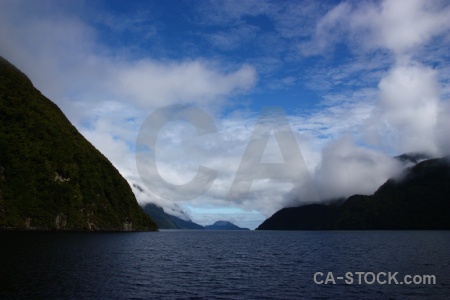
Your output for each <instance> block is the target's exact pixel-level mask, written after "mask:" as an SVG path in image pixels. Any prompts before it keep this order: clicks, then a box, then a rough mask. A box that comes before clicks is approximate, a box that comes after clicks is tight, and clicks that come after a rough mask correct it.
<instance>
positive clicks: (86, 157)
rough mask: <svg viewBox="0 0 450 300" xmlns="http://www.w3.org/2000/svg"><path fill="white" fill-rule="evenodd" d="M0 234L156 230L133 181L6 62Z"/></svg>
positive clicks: (1, 100)
mask: <svg viewBox="0 0 450 300" xmlns="http://www.w3.org/2000/svg"><path fill="white" fill-rule="evenodd" d="M0 112H1V113H0V229H28V230H31V229H41V230H77V231H78V230H89V231H105V230H106V231H111V230H114V231H131V230H151V231H153V230H157V227H156V224H155V223H154V222H153V220H152V219H151V218H150V217H148V216H147V215H146V214H145V213H144V212H143V211H142V209H141V208H140V206H139V205H138V203H137V201H136V198H135V196H134V194H133V192H132V190H131V187H130V186H129V184H128V182H127V181H126V180H125V179H124V178H123V177H122V176H121V175H120V173H119V172H118V170H117V169H116V168H115V167H114V166H113V165H112V164H111V162H109V161H108V159H107V158H106V157H105V156H104V155H103V154H101V153H100V151H98V150H97V149H96V148H95V147H94V146H93V145H92V144H91V143H89V142H88V141H87V140H86V139H85V138H84V137H83V136H82V135H81V134H80V133H79V132H78V130H77V129H76V128H75V127H74V126H73V125H72V124H71V123H70V121H69V120H68V119H67V117H66V116H65V115H64V114H63V112H62V111H61V110H60V109H59V107H58V106H57V105H56V104H55V103H53V102H52V101H51V100H49V99H48V98H46V97H45V96H44V95H42V94H41V92H40V91H38V90H37V89H36V88H35V87H34V86H33V84H32V82H31V80H30V79H29V78H28V77H27V76H26V75H25V74H24V73H23V72H21V71H20V70H18V69H17V68H16V67H15V66H13V65H12V64H11V63H9V62H8V61H7V60H6V59H4V58H3V57H0Z"/></svg>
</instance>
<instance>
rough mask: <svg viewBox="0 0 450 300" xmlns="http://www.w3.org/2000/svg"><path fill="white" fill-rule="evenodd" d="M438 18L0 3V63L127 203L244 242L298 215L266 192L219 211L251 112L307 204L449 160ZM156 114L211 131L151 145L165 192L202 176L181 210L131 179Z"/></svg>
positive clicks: (365, 8) (325, 4) (183, 130)
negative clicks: (206, 176) (294, 158)
mask: <svg viewBox="0 0 450 300" xmlns="http://www.w3.org/2000/svg"><path fill="white" fill-rule="evenodd" d="M449 19H450V6H449V3H448V1H421V0H412V1H393V0H390V1H343V2H341V1H250V0H248V1H231V0H228V1H181V0H180V1H64V2H63V1H31V0H29V1H9V0H0V41H1V43H0V55H2V56H4V57H5V58H6V59H8V60H10V61H11V62H12V63H14V64H15V65H16V66H17V67H19V68H20V69H21V70H22V71H24V72H25V73H26V74H27V75H28V76H29V77H30V79H31V80H32V81H33V83H34V84H35V86H36V87H37V88H38V89H39V90H41V92H43V93H44V94H45V95H46V96H47V97H49V98H50V99H51V100H53V101H54V102H55V103H56V104H58V106H59V107H60V108H61V109H62V110H63V112H64V113H65V114H66V115H67V116H68V118H69V119H70V121H71V122H72V123H73V124H74V125H75V126H76V127H77V128H78V129H79V130H80V131H81V133H82V134H83V135H84V136H85V137H86V138H87V139H88V140H89V141H91V142H92V143H93V144H94V145H95V146H96V147H97V148H98V149H99V150H100V151H101V152H102V153H103V154H105V155H106V156H107V157H108V158H109V159H110V160H111V161H112V163H113V164H114V165H115V166H116V167H117V168H118V169H119V171H120V172H121V173H122V175H123V176H124V177H125V178H126V179H127V180H128V181H129V182H130V185H133V184H136V185H139V186H141V188H142V189H143V190H144V192H141V191H139V190H138V189H134V190H133V191H134V192H135V194H136V197H137V199H138V201H139V202H140V203H145V202H154V203H157V204H159V205H161V206H163V207H164V208H165V209H166V211H171V212H173V213H175V214H177V210H180V209H182V210H184V211H185V212H186V214H187V215H189V217H190V218H191V219H192V220H194V221H196V222H199V223H201V224H203V225H207V224H210V223H213V222H214V221H216V220H218V219H225V220H229V221H232V222H235V223H236V224H238V225H241V226H246V227H251V228H254V227H256V226H257V225H258V224H259V223H261V222H262V221H263V220H264V218H266V217H269V216H270V215H271V214H273V213H274V212H275V211H277V210H278V209H280V208H282V207H285V206H289V205H299V204H301V203H306V202H308V201H312V200H311V198H310V195H308V194H307V193H305V192H304V191H303V190H302V189H297V188H295V187H294V186H293V185H292V184H290V183H289V182H280V181H279V180H278V181H277V180H272V179H270V178H269V179H267V180H265V179H264V180H261V179H258V180H255V181H254V182H253V185H252V190H251V191H250V192H249V193H244V192H243V193H242V195H238V197H237V198H236V199H231V200H230V199H229V198H228V197H227V192H228V191H229V189H230V186H231V183H232V181H233V178H234V176H235V174H236V171H237V170H238V168H239V165H240V163H241V160H242V157H243V154H244V152H245V149H246V146H247V144H248V141H249V138H250V136H251V134H252V130H253V128H254V126H255V124H256V122H257V120H258V116H259V113H260V111H261V110H262V109H263V107H266V106H279V107H281V108H283V109H284V111H285V112H286V113H287V115H288V119H289V122H290V125H291V128H292V129H293V132H294V135H295V138H296V141H297V143H298V145H299V147H300V150H301V153H302V155H303V158H304V162H305V163H306V166H307V168H308V171H309V177H310V178H311V179H312V181H313V183H314V186H315V188H316V189H317V192H318V194H319V197H320V199H321V200H326V199H330V198H336V197H347V196H349V195H352V194H354V193H363V194H370V193H372V192H374V191H375V190H376V188H377V187H378V186H379V185H380V184H382V183H383V182H384V181H385V180H387V179H388V178H390V177H392V176H395V175H396V174H398V173H399V172H400V171H401V169H402V167H403V166H399V165H398V163H397V162H396V161H395V160H393V159H392V156H393V155H397V154H401V153H404V152H417V151H421V152H428V153H431V154H432V155H434V156H442V155H446V154H449V153H450V142H448V140H449V139H448V138H447V137H448V133H450V121H448V120H450V118H449V117H450V113H449V112H450V108H449V104H448V99H449V95H450V88H449V80H450V71H449V70H450V68H449V66H450V57H449V56H450V54H449V53H448V50H447V49H449V45H450V34H449V30H450V23H449V22H448V20H449ZM166 105H182V106H183V105H191V106H195V107H199V108H201V109H202V110H204V111H206V112H207V113H208V114H209V115H210V116H211V117H212V118H213V120H214V122H215V124H216V126H217V133H216V134H212V135H208V136H204V137H199V136H197V132H196V131H195V129H194V128H193V127H192V126H191V125H189V124H188V123H186V122H184V123H183V122H171V123H170V124H167V126H166V127H164V130H163V131H162V132H161V133H160V135H159V136H158V145H159V146H158V147H160V148H158V153H159V154H157V156H156V165H157V168H158V172H159V174H160V175H161V176H162V177H163V178H164V179H165V180H167V181H168V182H171V183H174V184H183V183H185V182H188V181H189V180H190V179H192V178H193V177H194V176H195V174H196V172H197V170H198V166H199V165H204V166H206V167H208V168H211V169H214V170H217V172H218V177H217V178H216V180H215V181H214V183H213V184H212V186H211V188H210V189H209V190H208V191H207V192H206V193H204V194H203V195H202V196H199V197H197V198H195V199H185V201H182V200H181V201H174V200H173V199H170V198H167V197H164V196H161V194H158V193H157V194H155V193H152V191H151V190H150V189H149V188H148V187H146V186H145V184H144V182H143V181H145V180H142V178H140V176H139V174H138V172H137V169H136V159H135V153H134V147H135V146H134V145H135V143H136V138H137V136H138V133H139V130H142V129H141V126H142V124H143V122H144V120H145V118H146V117H147V116H149V115H150V114H151V113H152V112H155V111H157V110H158V109H160V108H162V107H165V106H166ZM274 127H275V128H276V126H274ZM269 133H270V132H269ZM282 146H283V145H279V144H277V141H276V140H275V139H274V138H273V136H272V137H271V138H270V139H269V142H268V145H267V148H266V149H265V150H266V151H265V152H264V153H265V154H264V155H265V156H266V155H267V156H268V157H269V159H268V160H269V161H271V160H272V161H277V160H280V149H279V148H280V147H282ZM280 162H282V160H281V161H280ZM155 174H156V173H152V175H151V176H154V175H155ZM151 178H153V177H151ZM161 188H164V187H161Z"/></svg>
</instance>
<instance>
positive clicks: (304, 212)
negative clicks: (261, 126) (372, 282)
mask: <svg viewBox="0 0 450 300" xmlns="http://www.w3.org/2000/svg"><path fill="white" fill-rule="evenodd" d="M449 216H450V162H449V159H448V158H440V159H430V160H425V161H422V162H420V163H419V164H417V165H416V166H414V167H412V168H410V169H408V170H407V171H406V172H405V174H404V176H403V178H402V179H401V180H394V179H390V180H388V181H387V182H386V183H385V184H383V185H382V186H381V187H380V188H379V189H378V190H377V191H376V192H375V194H374V195H371V196H363V195H354V196H351V197H349V198H348V199H347V200H346V201H344V202H343V203H342V202H339V203H332V204H327V205H325V204H311V205H305V206H300V207H292V208H284V209H282V210H280V211H278V212H276V213H275V214H274V215H273V216H272V217H270V218H269V219H267V220H266V221H264V222H263V223H262V224H261V225H260V226H259V227H258V228H257V229H258V230H309V229H356V230H359V229H445V230H448V229H450V218H449Z"/></svg>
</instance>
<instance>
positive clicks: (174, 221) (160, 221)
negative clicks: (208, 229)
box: [143, 203, 205, 229]
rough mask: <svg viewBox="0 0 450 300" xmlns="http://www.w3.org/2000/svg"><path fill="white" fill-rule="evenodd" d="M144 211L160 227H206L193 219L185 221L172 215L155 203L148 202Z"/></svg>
mask: <svg viewBox="0 0 450 300" xmlns="http://www.w3.org/2000/svg"><path fill="white" fill-rule="evenodd" d="M143 209H144V212H145V213H146V214H148V215H149V216H150V217H151V218H152V219H153V220H155V222H156V224H157V225H158V228H160V229H205V228H204V227H203V226H201V225H199V224H196V223H194V222H192V221H190V220H189V221H185V220H183V219H181V218H178V217H176V216H173V215H170V214H168V213H166V212H164V210H163V209H162V208H161V207H159V206H157V205H156V204H153V203H148V204H146V205H145V206H144V207H143Z"/></svg>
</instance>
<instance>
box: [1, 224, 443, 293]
mask: <svg viewBox="0 0 450 300" xmlns="http://www.w3.org/2000/svg"><path fill="white" fill-rule="evenodd" d="M359 271H362V272H374V273H377V272H386V273H387V272H399V274H398V276H397V279H399V280H400V281H402V279H403V276H405V275H408V274H409V275H424V274H426V275H435V276H436V284H435V285H405V284H404V285H400V284H399V285H388V284H384V285H382V284H377V283H374V284H365V283H364V282H363V284H361V285H359V284H357V279H358V278H357V275H354V279H355V283H354V284H353V285H348V284H345V283H344V282H343V281H342V280H337V281H336V284H335V285H333V284H328V285H325V284H322V285H317V284H315V283H314V281H313V276H314V274H315V273H316V272H323V273H324V274H325V275H326V273H327V272H333V275H334V276H345V273H346V272H359ZM370 278H371V277H369V279H370ZM319 279H325V277H323V278H319ZM8 298H43V299H70V298H72V299H86V298H88V299H92V298H97V299H104V298H120V299H122V298H135V299H142V298H143V299H186V298H194V299H326V298H333V299H360V298H367V299H389V298H391V299H423V298H427V299H430V298H431V299H450V232H449V231H297V232H281V231H263V232H255V231H162V232H157V233H60V232H0V299H8Z"/></svg>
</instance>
